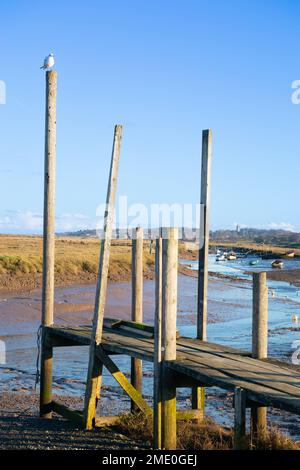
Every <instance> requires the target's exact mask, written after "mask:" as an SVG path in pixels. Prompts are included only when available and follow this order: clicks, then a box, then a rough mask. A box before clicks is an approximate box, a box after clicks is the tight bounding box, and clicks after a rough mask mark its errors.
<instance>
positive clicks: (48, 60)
mask: <svg viewBox="0 0 300 470" xmlns="http://www.w3.org/2000/svg"><path fill="white" fill-rule="evenodd" d="M53 65H54V55H53V54H52V52H51V54H49V55H47V57H45V60H44V65H42V66H41V67H40V68H41V69H43V70H49V69H51V68H52V67H53Z"/></svg>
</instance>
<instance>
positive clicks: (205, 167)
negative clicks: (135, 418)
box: [192, 129, 212, 416]
mask: <svg viewBox="0 0 300 470" xmlns="http://www.w3.org/2000/svg"><path fill="white" fill-rule="evenodd" d="M211 148H212V132H211V129H207V130H204V131H203V132H202V163H201V197H200V204H201V211H202V217H201V225H200V240H199V243H200V246H199V266H198V304H197V338H198V339H201V340H202V341H206V338H207V335H206V325H207V286H208V253H209V212H210V179H211V157H212V151H211ZM192 408H193V409H196V410H197V409H198V410H201V409H202V410H203V416H204V408H205V388H204V387H193V388H192Z"/></svg>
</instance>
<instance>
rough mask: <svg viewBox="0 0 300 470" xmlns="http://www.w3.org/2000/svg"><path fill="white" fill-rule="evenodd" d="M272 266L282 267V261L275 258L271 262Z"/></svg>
mask: <svg viewBox="0 0 300 470" xmlns="http://www.w3.org/2000/svg"><path fill="white" fill-rule="evenodd" d="M272 268H279V269H281V268H283V261H280V259H276V260H275V261H273V263H272Z"/></svg>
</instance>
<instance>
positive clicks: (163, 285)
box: [40, 72, 300, 449]
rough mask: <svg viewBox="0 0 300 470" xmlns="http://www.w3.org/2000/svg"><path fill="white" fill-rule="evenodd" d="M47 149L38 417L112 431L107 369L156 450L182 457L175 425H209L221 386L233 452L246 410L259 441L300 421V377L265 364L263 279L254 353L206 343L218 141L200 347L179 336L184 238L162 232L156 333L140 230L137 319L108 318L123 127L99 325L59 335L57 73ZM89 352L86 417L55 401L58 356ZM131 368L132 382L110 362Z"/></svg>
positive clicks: (114, 163)
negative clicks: (286, 417)
mask: <svg viewBox="0 0 300 470" xmlns="http://www.w3.org/2000/svg"><path fill="white" fill-rule="evenodd" d="M46 83H47V86H46V90H47V102H46V103H47V104H46V148H45V205H44V271H43V309H42V344H41V348H42V350H41V388H40V414H41V417H44V418H48V419H50V418H51V415H52V412H55V413H58V414H60V415H62V416H64V417H65V418H67V419H71V420H74V421H76V422H77V423H80V424H82V426H83V427H85V428H86V429H92V428H93V427H95V426H102V425H109V424H112V423H114V422H115V421H116V417H115V416H109V417H103V416H97V415H96V409H97V404H98V400H99V398H100V392H101V381H102V369H103V366H104V367H105V368H106V369H107V370H108V371H109V372H110V374H111V375H112V376H113V377H114V379H115V380H116V381H117V383H118V384H119V385H120V386H121V387H122V388H123V390H124V391H125V392H126V394H127V395H128V396H129V397H130V399H131V401H132V407H131V410H132V412H136V411H137V410H138V411H140V412H142V413H144V414H146V415H152V414H153V426H154V427H153V430H154V443H153V446H154V447H155V448H161V449H176V422H177V420H180V419H189V420H198V421H199V420H201V419H203V416H204V407H205V402H204V392H205V387H212V386H217V387H220V388H222V389H224V390H229V391H232V392H234V394H233V396H234V399H233V406H234V408H235V423H234V429H235V438H234V445H235V448H236V449H238V448H243V447H244V445H245V434H246V409H247V408H251V430H252V434H253V436H255V435H256V433H258V432H261V430H262V429H265V428H266V426H267V421H266V420H267V415H266V410H267V407H269V406H272V407H277V408H280V409H283V410H287V411H290V412H292V413H295V414H300V369H299V367H296V366H289V365H287V364H284V363H280V362H278V361H276V362H275V361H271V360H269V359H268V358H267V322H268V295H267V294H268V292H267V284H266V275H265V273H256V274H254V280H253V330H252V338H253V342H252V351H251V353H250V352H245V351H240V350H236V349H233V348H230V347H226V346H223V345H220V344H214V343H211V342H208V341H207V340H206V321H207V313H206V309H207V257H208V241H209V240H208V236H209V231H208V229H207V227H208V220H209V190H210V189H209V175H210V159H211V131H204V132H203V139H202V146H203V151H202V178H201V181H202V183H201V184H202V186H203V185H204V189H202V192H201V201H202V203H203V204H204V207H205V216H204V223H205V229H204V232H203V233H204V235H203V244H202V246H201V248H200V250H199V256H200V259H199V283H198V317H197V327H198V328H197V338H194V339H192V338H186V337H181V336H180V334H178V332H177V327H176V318H177V276H178V274H177V263H178V231H177V229H176V228H166V229H163V228H162V229H160V233H159V237H158V239H157V240H156V249H155V250H156V251H155V274H156V281H155V287H156V288H155V324H154V325H146V324H145V323H143V321H142V258H143V234H142V230H141V229H137V230H136V238H135V240H134V241H133V263H132V264H133V266H132V268H133V274H132V284H133V294H132V318H131V320H128V321H125V320H120V319H118V318H115V319H112V318H105V315H104V313H105V312H104V310H105V298H106V286H107V275H108V266H109V254H110V241H111V236H112V223H113V211H114V204H115V195H116V185H117V174H118V163H119V158H120V145H121V134H122V127H121V126H116V128H115V133H114V142H113V150H112V159H111V169H110V175H109V183H108V191H107V209H106V214H105V223H104V231H103V232H104V236H103V238H102V240H101V247H100V260H99V272H98V282H97V288H96V299H95V309H94V316H93V324H92V325H81V326H77V327H74V326H60V325H56V324H55V322H54V312H53V305H54V201H55V197H54V193H55V191H54V181H55V132H56V119H55V104H56V72H47V74H46ZM62 346H63V347H66V346H68V347H73V346H88V347H89V350H90V354H89V366H88V371H87V381H86V393H85V404H84V409H83V410H82V412H79V411H75V410H72V409H69V408H67V407H66V406H64V405H62V404H60V403H58V402H56V401H54V400H53V399H52V365H53V348H56V347H62ZM115 355H126V356H128V357H130V358H131V382H130V381H129V380H128V379H127V378H126V377H125V375H124V374H123V373H122V372H121V371H120V370H119V368H118V367H117V365H116V364H115V362H114V360H113V358H114V356H115ZM142 361H149V362H153V363H154V385H153V392H154V393H153V397H154V405H153V409H152V408H151V407H150V406H149V404H148V403H147V402H146V401H145V399H144V398H143V396H142V387H141V381H142ZM179 387H180V388H182V387H187V388H190V389H191V396H192V400H191V405H192V406H191V409H190V410H187V411H184V412H182V411H177V410H176V389H177V388H179Z"/></svg>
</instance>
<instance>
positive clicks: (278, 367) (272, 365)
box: [177, 338, 300, 379]
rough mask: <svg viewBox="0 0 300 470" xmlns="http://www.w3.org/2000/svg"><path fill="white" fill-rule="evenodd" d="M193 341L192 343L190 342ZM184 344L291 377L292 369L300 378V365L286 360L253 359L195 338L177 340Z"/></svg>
mask: <svg viewBox="0 0 300 470" xmlns="http://www.w3.org/2000/svg"><path fill="white" fill-rule="evenodd" d="M190 343H191V344H190ZM181 345H183V346H184V347H187V348H190V349H195V350H199V351H203V352H206V351H207V352H210V353H211V354H214V355H216V356H220V357H224V358H227V357H229V358H231V359H234V360H236V361H239V362H243V363H244V364H249V363H253V364H259V366H260V369H262V370H268V371H270V370H272V371H274V373H275V372H276V371H277V372H278V373H281V374H283V375H288V376H289V377H291V371H293V372H294V373H293V377H298V379H300V368H299V366H294V365H290V364H286V363H284V362H280V361H273V360H269V359H263V360H259V361H258V360H257V359H253V358H252V357H250V356H247V354H246V353H244V354H243V351H242V354H239V352H238V351H239V350H234V349H232V348H228V347H227V346H223V345H216V344H213V343H207V342H206V341H205V342H201V341H198V342H197V343H195V342H194V340H190V339H189V338H180V340H179V341H177V347H178V346H181Z"/></svg>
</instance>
